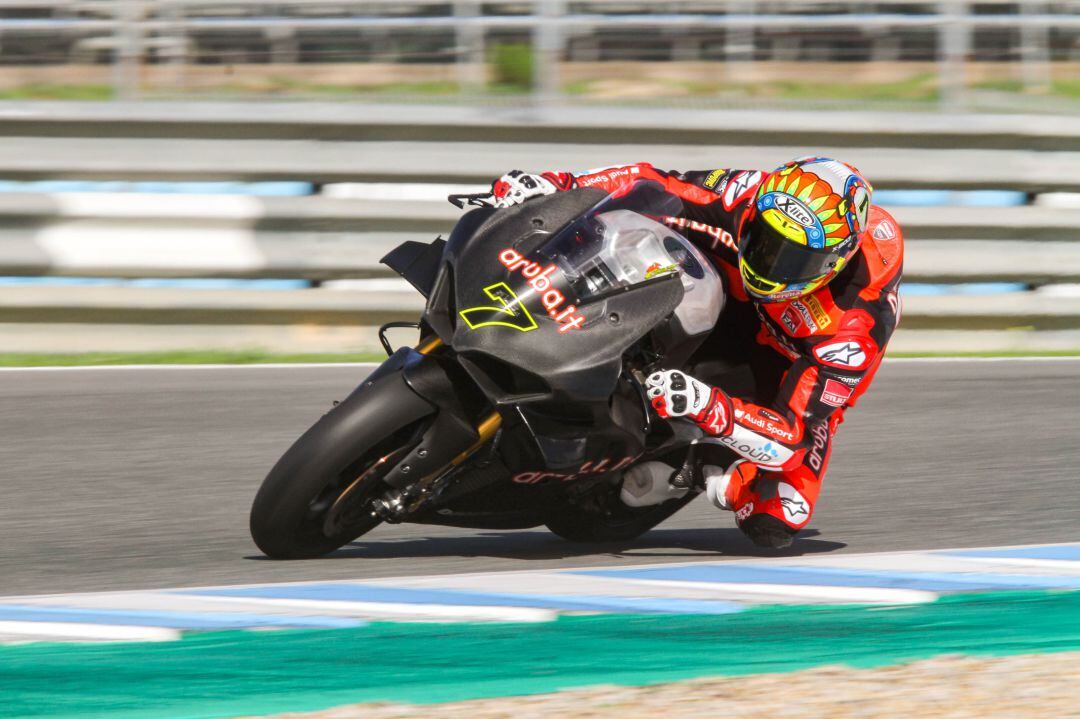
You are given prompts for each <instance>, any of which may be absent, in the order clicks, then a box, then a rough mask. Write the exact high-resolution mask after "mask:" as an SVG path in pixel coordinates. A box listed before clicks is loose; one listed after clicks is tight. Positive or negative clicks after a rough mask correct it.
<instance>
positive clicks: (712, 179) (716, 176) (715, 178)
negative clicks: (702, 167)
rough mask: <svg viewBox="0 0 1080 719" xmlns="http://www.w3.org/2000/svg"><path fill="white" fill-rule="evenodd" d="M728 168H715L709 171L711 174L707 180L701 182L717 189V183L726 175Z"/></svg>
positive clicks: (712, 188)
mask: <svg viewBox="0 0 1080 719" xmlns="http://www.w3.org/2000/svg"><path fill="white" fill-rule="evenodd" d="M725 172H727V170H713V171H712V172H710V173H709V176H708V177H706V178H705V182H703V183H701V184H702V185H704V186H705V187H707V188H709V189H710V190H714V189H716V183H717V182H720V178H721V177H723V176H724V173H725Z"/></svg>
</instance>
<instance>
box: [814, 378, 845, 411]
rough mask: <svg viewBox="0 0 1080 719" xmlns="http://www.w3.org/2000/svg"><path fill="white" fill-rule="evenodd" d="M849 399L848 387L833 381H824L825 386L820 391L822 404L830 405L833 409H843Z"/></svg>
mask: <svg viewBox="0 0 1080 719" xmlns="http://www.w3.org/2000/svg"><path fill="white" fill-rule="evenodd" d="M849 399H851V388H850V387H848V386H847V385H846V384H844V383H843V382H838V381H836V380H834V379H827V380H825V386H824V387H823V388H822V389H821V401H822V402H824V403H825V404H831V405H832V406H833V407H843V406H844V403H845V402H847V401H848V400H849Z"/></svg>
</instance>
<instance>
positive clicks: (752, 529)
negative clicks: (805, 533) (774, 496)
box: [739, 514, 796, 549]
mask: <svg viewBox="0 0 1080 719" xmlns="http://www.w3.org/2000/svg"><path fill="white" fill-rule="evenodd" d="M739 529H741V530H742V531H743V533H744V534H745V535H746V536H747V537H749V538H750V541H752V542H753V543H754V544H756V545H757V546H759V547H769V548H772V549H783V548H784V547H790V546H791V543H792V542H793V541H794V539H795V532H796V530H794V529H792V528H791V527H789V526H787V525H786V524H784V523H783V522H781V521H780V520H779V519H777V518H776V517H773V516H771V515H768V514H753V515H750V516H749V517H747V518H746V519H745V520H743V521H742V522H740V523H739Z"/></svg>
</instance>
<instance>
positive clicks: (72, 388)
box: [0, 359, 1080, 595]
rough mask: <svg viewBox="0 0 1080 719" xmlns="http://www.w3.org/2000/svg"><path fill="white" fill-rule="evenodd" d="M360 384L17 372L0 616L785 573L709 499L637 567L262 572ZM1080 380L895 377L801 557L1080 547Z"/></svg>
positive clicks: (487, 548)
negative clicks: (132, 601)
mask: <svg viewBox="0 0 1080 719" xmlns="http://www.w3.org/2000/svg"><path fill="white" fill-rule="evenodd" d="M364 374H366V370H363V369H359V368H356V367H321V368H320V367H314V368H312V367H293V368H261V367H254V368H216V369H215V368H182V369H166V368H158V369H106V370H63V371H4V372H0V407H2V411H0V437H2V438H3V439H2V444H0V528H2V529H3V541H2V543H0V595H13V594H31V593H33V594H37V593H52V592H68V591H94V590H109V589H134V588H152V587H169V586H176V587H182V586H199V585H209V584H230V583H251V582H281V581H301V580H310V579H323V580H325V579H335V578H350V579H357V578H364V577H377V576H395V575H407V574H441V573H458V572H474V571H492V570H499V569H515V570H520V569H540V568H549V567H564V566H598V565H606V566H612V565H615V566H620V565H631V564H640V563H656V562H685V561H693V560H695V559H713V560H715V559H723V558H728V557H731V558H734V557H745V556H754V555H761V554H764V555H770V554H774V553H763V552H759V551H757V550H755V549H754V548H753V547H752V546H751V545H750V544H749V543H748V542H746V541H745V540H744V539H742V537H741V536H740V535H739V533H738V531H737V530H736V529H734V523H733V519H732V517H731V515H730V514H727V513H722V512H719V511H717V510H714V509H713V508H712V506H711V505H709V504H708V503H707V502H706V501H705V500H704V499H699V500H697V501H695V502H694V503H693V504H691V505H690V506H689V507H687V508H686V509H684V510H683V511H682V512H681V513H680V514H678V515H676V516H675V517H673V518H672V519H670V520H668V521H667V522H666V523H665V524H663V525H661V526H660V527H659V528H658V529H656V530H654V531H652V532H650V533H649V534H647V535H645V536H643V537H641V538H640V539H638V540H636V541H633V542H629V543H626V544H623V545H618V546H613V545H602V546H583V545H574V544H571V543H568V542H565V541H563V540H561V539H559V538H558V537H555V536H554V535H552V534H550V533H548V532H547V531H546V530H539V529H537V530H529V531H520V532H492V531H471V530H460V529H446V528H440V527H427V526H419V525H398V526H383V527H380V528H379V529H377V530H375V531H374V532H372V533H371V534H369V535H367V536H365V537H363V538H361V539H360V540H358V541H357V542H356V543H354V544H352V545H350V546H349V547H346V548H345V549H343V550H341V551H339V552H337V553H336V554H334V555H332V556H330V557H328V558H324V559H320V560H312V561H305V562H274V561H270V560H267V559H265V558H262V557H261V556H260V555H259V553H258V551H257V550H256V548H255V547H254V545H253V544H252V543H251V540H250V538H249V536H248V530H247V519H248V509H249V507H250V502H251V499H252V497H253V496H254V493H255V490H256V489H257V487H258V485H259V483H260V482H261V480H262V477H263V476H264V475H265V473H266V472H267V471H268V470H269V468H270V467H271V466H272V465H273V463H274V462H275V461H276V459H277V458H278V456H279V455H280V454H281V453H282V452H284V450H285V449H286V448H287V447H288V445H289V444H290V443H291V442H292V441H293V440H294V439H295V438H296V437H297V436H299V435H300V433H301V432H302V431H303V430H304V429H306V428H307V427H308V426H309V425H310V424H311V423H312V422H314V421H315V419H317V418H318V416H319V415H320V414H321V413H322V412H323V411H325V410H326V409H327V408H328V407H329V406H330V404H331V401H332V400H335V399H340V398H342V397H344V396H345V395H346V394H347V393H348V392H349V390H351V389H352V387H354V386H355V385H356V384H357V382H358V381H359V380H360V379H361V378H362V377H363V375H364ZM1078 386H1080V361H1071V360H1065V359H1063V360H1049V361H1030V360H1021V361H1002V362H975V361H959V362H887V363H886V364H885V365H884V366H883V367H882V369H881V371H880V372H879V374H878V378H877V380H876V382H875V386H874V387H873V389H872V390H871V391H870V392H869V393H868V395H867V396H866V397H864V398H863V400H862V401H861V402H860V405H859V407H858V408H857V409H853V410H851V411H849V412H848V415H847V417H848V419H847V422H846V423H845V424H844V426H843V427H842V428H841V430H840V432H839V434H838V437H837V441H836V443H835V449H834V452H833V460H832V466H831V469H830V472H829V476H828V478H827V480H826V485H825V490H824V493H823V496H822V499H821V502H820V503H819V507H818V510H817V513H816V515H815V517H814V519H813V521H812V522H811V525H810V528H809V529H808V530H805V531H804V532H803V533H802V535H800V536H801V538H800V539H799V540H797V541H796V543H795V544H794V546H793V547H792V548H791V549H790V550H787V552H786V553H787V554H810V553H820V552H867V551H889V550H907V549H930V548H943V547H965V546H988V545H1006V544H1026V543H1037V542H1066V541H1077V540H1080V487H1078V485H1077V479H1078V475H1077V470H1076V467H1077V466H1078V465H1080V442H1078V441H1077V432H1076V429H1075V428H1076V426H1077V421H1078V415H1080V407H1078V404H1077V387H1078Z"/></svg>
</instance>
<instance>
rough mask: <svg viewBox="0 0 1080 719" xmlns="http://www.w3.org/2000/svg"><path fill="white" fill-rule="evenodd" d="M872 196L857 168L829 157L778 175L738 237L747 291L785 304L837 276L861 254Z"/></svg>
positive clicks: (761, 192) (765, 185) (767, 182)
mask: <svg viewBox="0 0 1080 719" xmlns="http://www.w3.org/2000/svg"><path fill="white" fill-rule="evenodd" d="M872 193H873V188H872V187H871V186H870V183H869V182H867V181H866V179H865V178H864V177H863V176H862V174H861V173H860V172H859V171H858V170H856V169H855V168H854V167H852V166H851V165H848V164H847V163H844V162H839V161H837V160H833V159H830V158H827V157H803V158H799V159H797V160H793V161H791V162H789V163H788V164H786V165H783V166H782V167H778V168H777V169H776V170H774V171H773V172H771V173H770V174H769V175H768V176H767V177H766V178H765V179H764V180H763V181H762V183H761V185H760V186H759V187H758V191H757V196H756V197H755V199H754V205H753V209H752V213H753V216H752V218H751V219H750V220H749V222H748V225H747V226H746V228H745V229H744V231H743V233H742V236H741V237H740V238H739V272H740V274H741V275H742V280H743V285H744V286H745V287H746V291H747V293H748V294H749V295H750V296H751V297H753V298H754V299H756V300H758V301H760V302H781V301H785V300H790V299H793V298H795V297H801V296H803V295H807V294H810V293H811V292H813V291H814V290H816V289H818V288H819V287H821V286H822V285H824V284H825V283H827V282H828V281H829V280H831V279H832V278H833V277H835V276H836V275H837V274H838V273H839V272H840V270H842V269H843V268H844V266H845V265H846V264H847V262H848V260H850V259H851V256H852V255H854V254H855V252H856V251H857V250H858V249H859V243H860V241H861V239H862V234H863V232H864V231H865V229H866V220H867V214H868V213H869V212H870V196H871V194H872Z"/></svg>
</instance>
